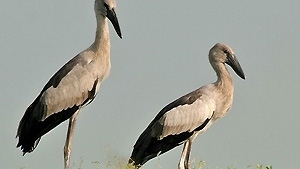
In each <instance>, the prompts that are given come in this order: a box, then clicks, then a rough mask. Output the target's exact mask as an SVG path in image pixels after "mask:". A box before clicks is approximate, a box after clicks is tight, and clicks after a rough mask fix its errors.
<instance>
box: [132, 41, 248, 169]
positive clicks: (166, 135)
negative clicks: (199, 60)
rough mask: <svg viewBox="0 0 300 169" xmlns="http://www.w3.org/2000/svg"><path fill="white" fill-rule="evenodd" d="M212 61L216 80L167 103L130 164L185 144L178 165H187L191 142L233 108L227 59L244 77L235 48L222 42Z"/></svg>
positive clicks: (215, 48)
mask: <svg viewBox="0 0 300 169" xmlns="http://www.w3.org/2000/svg"><path fill="white" fill-rule="evenodd" d="M209 62H210V64H211V66H212V67H213V69H214V70H215V72H216V74H217V81H216V82H214V83H211V84H208V85H205V86H202V87H200V88H198V89H196V90H195V91H192V92H190V93H188V94H186V95H184V96H182V97H180V98H179V99H177V100H175V101H173V102H171V103H170V104H168V105H167V106H165V107H164V108H163V109H162V110H161V111H160V112H159V113H158V114H157V115H156V117H155V118H154V119H153V120H152V122H151V123H150V124H149V125H148V127H147V128H146V129H145V130H144V131H143V133H142V134H141V135H140V136H139V138H138V140H137V141H136V143H135V145H134V149H133V151H132V154H131V157H130V159H129V162H128V163H129V166H130V165H134V166H135V167H136V168H140V167H141V166H142V165H143V164H145V163H146V162H147V161H148V160H150V159H152V158H154V157H157V156H159V155H161V154H163V153H165V152H167V151H169V150H171V149H173V148H175V147H176V146H179V145H181V144H184V146H183V151H182V154H181V158H180V161H179V164H178V168H179V169H188V168H190V167H189V156H190V152H191V147H192V142H193V140H194V139H195V138H196V137H197V135H198V134H200V133H203V132H205V131H206V130H207V129H208V128H209V127H210V126H211V125H212V124H213V123H214V122H215V121H216V120H217V119H219V118H221V117H223V116H224V115H226V114H227V113H228V111H229V110H230V108H231V105H232V100H233V89H234V87H233V80H232V78H231V76H230V74H229V72H228V70H227V68H226V66H225V63H226V64H228V65H229V66H231V67H232V69H233V70H234V71H235V72H236V73H237V75H238V76H240V77H241V78H242V79H245V75H244V72H243V70H242V68H241V66H240V64H239V62H238V60H237V58H236V57H235V55H234V52H233V50H232V49H231V48H230V47H229V46H227V45H225V44H221V43H217V44H216V45H214V46H213V47H212V48H211V49H210V51H209Z"/></svg>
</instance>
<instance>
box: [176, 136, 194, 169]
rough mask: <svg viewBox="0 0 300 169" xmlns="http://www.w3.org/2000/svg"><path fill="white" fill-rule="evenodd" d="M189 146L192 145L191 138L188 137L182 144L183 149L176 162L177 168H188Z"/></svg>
mask: <svg viewBox="0 0 300 169" xmlns="http://www.w3.org/2000/svg"><path fill="white" fill-rule="evenodd" d="M191 147H192V140H191V139H188V140H187V141H186V142H185V143H184V145H183V150H182V153H181V158H180V161H179V164H178V169H190V163H189V158H190V154H191Z"/></svg>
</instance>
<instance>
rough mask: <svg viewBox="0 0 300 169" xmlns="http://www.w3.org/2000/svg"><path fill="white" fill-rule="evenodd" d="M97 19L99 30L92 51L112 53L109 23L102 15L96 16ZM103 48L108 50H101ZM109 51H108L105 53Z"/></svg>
mask: <svg viewBox="0 0 300 169" xmlns="http://www.w3.org/2000/svg"><path fill="white" fill-rule="evenodd" d="M96 19H97V29H96V37H95V41H94V43H93V44H92V45H91V47H90V49H91V50H92V51H94V52H96V53H97V52H105V53H106V52H107V53H109V52H110V51H109V50H110V39H109V30H108V23H107V19H106V17H103V16H102V15H100V16H98V15H96ZM101 46H107V48H101ZM103 50H108V51H103Z"/></svg>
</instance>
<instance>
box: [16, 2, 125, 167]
mask: <svg viewBox="0 0 300 169" xmlns="http://www.w3.org/2000/svg"><path fill="white" fill-rule="evenodd" d="M114 8H115V1H114V0H96V1H95V13H96V19H97V30H96V38H95V41H94V43H93V44H92V45H91V46H90V47H89V48H88V49H86V50H84V51H82V52H81V53H79V54H78V55H77V56H75V57H74V58H73V59H71V60H70V61H69V62H68V63H66V64H65V65H64V66H63V67H62V68H61V69H60V70H58V71H57V72H56V73H55V74H54V75H53V76H52V77H51V79H50V80H49V81H48V83H47V84H46V85H45V87H44V88H43V89H42V91H41V92H40V94H39V95H38V96H37V98H36V99H35V100H34V101H33V103H32V104H31V105H30V106H29V107H28V108H27V110H26V112H25V114H24V116H23V117H22V119H21V121H20V123H19V127H18V131H17V137H19V142H18V145H17V147H21V149H22V151H23V153H24V154H26V153H28V152H32V151H33V150H34V149H35V147H36V146H37V144H38V142H39V140H40V139H41V137H42V136H43V135H44V134H46V133H47V132H49V131H50V130H52V129H53V128H55V127H56V126H57V125H59V124H60V123H62V122H63V121H65V120H67V119H69V127H68V133H67V139H66V144H65V147H64V158H65V168H69V157H70V153H71V141H72V135H73V132H74V127H75V122H76V117H77V115H78V113H79V111H80V109H81V108H82V107H84V106H86V105H87V104H89V103H90V102H91V101H92V100H93V99H94V97H95V96H96V94H97V92H98V90H99V87H100V85H101V83H102V81H103V80H104V79H105V78H106V77H107V76H108V75H109V72H110V67H111V64H110V38H109V30H108V22H107V18H108V19H109V20H111V22H112V24H113V26H114V28H115V30H116V32H117V34H118V35H119V36H120V37H121V30H120V27H119V23H118V20H117V17H116V14H115V11H114Z"/></svg>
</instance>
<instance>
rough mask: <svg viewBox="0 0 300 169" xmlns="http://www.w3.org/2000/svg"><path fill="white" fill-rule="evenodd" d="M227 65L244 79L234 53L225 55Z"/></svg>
mask: <svg viewBox="0 0 300 169" xmlns="http://www.w3.org/2000/svg"><path fill="white" fill-rule="evenodd" d="M226 63H227V64H228V65H229V66H231V67H232V69H233V70H234V71H235V73H236V74H237V75H238V76H239V77H241V78H242V79H245V74H244V71H243V69H242V67H241V65H240V63H239V61H238V60H237V58H236V57H235V55H231V56H227V62H226Z"/></svg>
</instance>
